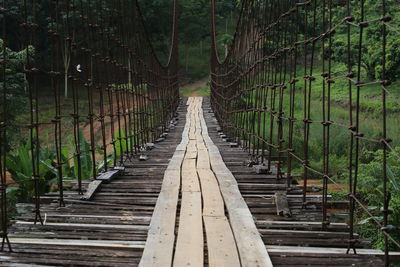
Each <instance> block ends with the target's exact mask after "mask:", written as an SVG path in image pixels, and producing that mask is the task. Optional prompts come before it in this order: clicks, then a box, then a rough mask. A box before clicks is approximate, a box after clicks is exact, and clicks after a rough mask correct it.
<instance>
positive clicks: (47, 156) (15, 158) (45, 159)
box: [6, 142, 55, 202]
mask: <svg viewBox="0 0 400 267" xmlns="http://www.w3.org/2000/svg"><path fill="white" fill-rule="evenodd" d="M30 147H31V146H30V142H23V143H22V144H21V145H20V146H19V147H18V149H16V150H15V151H14V152H13V153H12V154H9V155H8V156H7V158H6V166H7V170H8V171H9V172H10V173H11V175H12V178H13V179H14V181H15V182H16V183H17V185H18V188H17V189H13V194H15V196H16V197H17V198H18V200H19V201H21V202H29V201H31V199H32V197H33V196H34V192H35V191H34V182H33V179H32V175H33V171H32V170H33V169H32V156H31V151H30V150H31V149H30ZM39 157H40V159H41V160H40V163H39V175H40V178H39V192H40V193H41V194H43V193H45V192H47V191H48V190H49V188H50V185H51V183H52V179H54V178H55V174H54V172H53V170H52V167H51V161H52V159H54V157H55V155H54V153H52V152H50V151H49V150H47V149H41V151H40V154H39Z"/></svg>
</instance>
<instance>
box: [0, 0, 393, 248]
mask: <svg viewBox="0 0 400 267" xmlns="http://www.w3.org/2000/svg"><path fill="white" fill-rule="evenodd" d="M82 1H83V0H82ZM8 2H9V5H10V6H12V7H13V9H12V10H11V11H10V12H11V13H12V16H14V17H18V15H19V14H21V13H23V6H21V5H20V4H17V2H18V3H19V2H20V1H17V0H10V1H8ZM13 2H15V3H13ZM48 2H49V1H47V0H38V1H37V10H38V13H37V18H36V19H37V20H39V21H41V22H42V23H43V24H46V22H48V23H50V21H51V20H50V19H49V17H48V14H50V13H51V12H49V10H50V7H49V4H48ZM92 2H96V1H92ZM180 2H181V3H180V14H179V17H180V19H179V21H180V22H179V51H180V54H179V61H180V65H179V72H180V85H181V86H182V89H181V91H182V94H183V95H184V96H190V95H192V94H193V91H197V92H201V93H202V94H204V95H208V94H209V91H210V90H209V73H210V48H211V45H210V42H211V36H210V35H211V33H210V19H211V18H210V8H211V7H210V1H208V0H181V1H180ZM344 2H346V1H343V0H334V1H333V5H335V6H338V7H340V6H343V5H344ZM356 2H358V1H357V0H352V1H351V3H352V4H354V5H355V4H356ZM386 2H387V7H388V13H390V14H392V20H391V21H390V22H389V25H390V26H391V27H392V28H393V29H391V30H392V31H394V32H397V34H392V35H388V39H387V54H386V69H387V72H386V73H387V77H386V78H385V79H387V80H390V94H389V95H388V99H387V112H388V122H389V123H388V129H387V132H388V136H390V137H392V138H393V142H392V143H391V144H390V145H391V146H392V147H393V150H392V151H391V152H390V153H389V156H388V166H387V168H388V174H389V180H390V183H389V191H390V195H391V200H390V212H391V213H390V216H389V218H390V219H389V220H390V223H392V224H393V225H396V224H397V225H398V227H400V226H399V222H400V138H399V137H400V116H399V114H400V104H399V98H400V35H399V33H400V8H399V6H400V1H399V0H388V1H386ZM139 5H140V8H141V12H142V15H143V17H144V20H145V26H146V30H147V32H148V33H149V35H150V39H151V43H152V46H153V49H154V51H155V52H156V54H157V56H158V57H159V59H160V61H161V62H164V63H166V62H167V60H168V56H169V47H170V43H171V40H170V37H171V30H172V23H171V17H172V1H170V0H151V1H149V0H139ZM240 7H241V1H239V0H220V1H217V11H218V14H217V22H218V24H217V33H218V35H217V48H218V52H219V56H220V58H221V59H224V58H225V57H226V56H227V53H228V49H229V47H230V45H231V43H232V42H233V39H234V32H235V29H236V24H237V20H238V17H239V14H240V10H241V9H240ZM379 8H380V2H379V1H374V0H365V13H366V14H369V15H371V16H372V15H374V14H376V13H377V12H379ZM339 10H341V11H339V12H337V13H335V16H336V17H334V18H333V20H339V19H341V18H343V17H345V13H344V9H339ZM379 27H380V26H379V25H377V24H374V25H373V26H370V27H368V28H367V30H366V33H365V35H364V38H365V40H364V46H363V48H362V49H363V51H362V53H363V55H364V56H363V61H362V66H361V68H362V70H363V75H364V76H365V79H366V82H374V81H376V80H379V79H381V77H380V73H381V70H382V60H381V56H382V55H381V53H380V50H379V47H380V45H381V43H382V40H381V36H380V34H379V33H380V29H379ZM336 31H337V33H336V35H335V38H334V41H333V43H332V48H331V58H332V60H333V61H334V64H333V65H332V66H333V70H332V72H334V73H340V72H344V71H345V70H346V62H348V60H349V59H348V58H347V53H346V51H347V50H346V49H347V43H346V40H347V38H348V33H347V32H346V28H345V27H338V28H337V29H336ZM7 33H9V36H8V37H9V40H8V43H7V45H6V46H7V47H5V49H6V52H7V55H8V58H9V61H8V65H7V69H6V72H7V73H8V77H9V80H8V86H9V88H11V89H12V94H9V95H7V101H8V103H9V105H8V108H9V110H8V111H7V113H8V116H9V117H8V119H9V120H10V121H12V123H11V125H10V127H11V130H10V131H9V132H8V135H9V140H11V142H10V146H9V147H8V152H9V153H8V157H7V166H8V169H7V171H8V173H9V175H10V180H11V181H13V183H14V186H10V187H8V189H7V192H8V195H9V198H10V199H11V201H10V202H9V210H10V213H12V214H14V215H15V214H16V213H17V210H16V203H18V202H30V201H31V199H32V197H33V193H34V188H33V185H32V183H27V182H26V181H27V180H29V179H31V177H30V174H31V173H32V166H31V156H30V153H29V150H30V142H29V137H27V136H28V135H27V130H26V129H24V128H23V127H21V125H25V124H27V123H28V122H29V114H28V108H29V107H28V100H27V99H28V91H27V81H26V77H25V76H24V73H23V72H22V70H23V69H24V64H25V60H26V57H27V53H29V54H35V56H36V58H37V59H38V60H40V61H42V62H47V61H50V57H51V51H49V50H48V49H46V47H49V40H48V39H47V38H46V36H44V35H43V36H41V35H39V36H37V37H36V38H37V47H33V46H30V47H29V49H28V51H27V49H24V47H21V43H23V40H24V38H25V37H24V32H23V30H21V27H20V22H19V21H17V20H11V21H9V22H8V24H7ZM355 36H356V35H355ZM354 38H355V37H354ZM4 46H5V44H4V42H3V41H0V47H1V48H2V49H1V51H3V47H4ZM350 49H351V50H352V55H353V56H354V58H351V60H353V61H354V62H355V61H356V58H355V57H356V56H357V54H358V53H357V51H358V49H359V47H357V43H356V42H354V43H353V44H352V46H351V47H350ZM38 51H40V52H38ZM1 53H2V52H0V54H1ZM321 61H322V58H318V60H317V64H316V67H315V71H316V72H317V73H322V65H321ZM63 63H64V64H66V66H68V64H69V63H68V61H65V62H63ZM298 68H299V73H301V69H302V65H301V64H299V65H298ZM199 81H202V82H200V83H199V85H195V86H190V85H191V84H196V82H199ZM188 85H189V86H188ZM341 86H343V88H345V87H346V86H347V85H346V81H342V80H341V81H337V83H336V84H335V88H338V89H337V90H334V91H333V92H332V95H331V101H332V117H334V118H336V119H338V120H341V119H343V120H344V119H345V118H346V116H347V112H348V106H349V103H348V92H347V91H346V90H344V89H343V90H341V89H340V87H341ZM322 88H323V82H322V79H317V80H316V81H315V83H314V87H313V90H314V91H313V95H312V99H311V102H312V103H313V104H314V105H317V104H318V103H319V102H320V101H321V98H322V90H323V89H322ZM2 90H3V88H2V85H0V93H1V91H2ZM380 93H381V87H380V85H379V84H376V85H372V86H370V87H369V88H368V91H367V92H365V93H363V95H362V97H361V110H362V114H363V115H362V117H363V118H362V120H363V123H364V124H367V125H368V126H369V127H368V128H365V129H363V130H364V132H363V133H364V134H366V135H367V136H371V137H377V136H380V134H381V125H380V116H381V109H380V105H381V100H380V99H379V97H378V96H379V95H380ZM63 94H64V95H63V97H64V103H65V104H64V106H63V108H64V109H67V108H69V107H71V106H72V105H73V99H72V94H71V92H68V90H67V89H66V90H65V92H63ZM82 94H84V93H82ZM39 97H40V102H41V103H42V105H43V106H42V107H41V109H42V111H43V113H42V115H43V116H44V117H45V118H48V119H50V118H52V117H53V116H54V111H53V110H50V106H51V105H52V103H53V98H52V94H51V92H50V88H49V85H48V84H44V85H43V89H42V91H41V92H40V95H39ZM94 101H95V102H98V101H99V99H98V98H95V99H94ZM15 107H18V108H15ZM79 109H80V111H81V112H82V113H85V112H86V109H87V106H86V105H84V104H83V105H81V106H80V107H79ZM312 116H313V117H317V116H318V111H316V110H315V111H314V114H312ZM65 127H70V128H71V127H72V126H71V125H66V126H65ZM264 131H265V132H264ZM43 132H47V135H48V139H51V134H52V133H51V129H50V128H47V129H46V128H45V129H43ZM266 132H267V131H266V129H265V130H263V133H264V134H265V135H266V137H267V133H266ZM331 134H332V135H334V136H335V137H336V138H335V143H332V144H330V147H331V149H330V152H329V153H330V160H331V163H330V168H331V172H332V173H333V174H334V178H335V180H336V181H337V183H339V184H340V185H341V187H339V188H338V187H335V186H333V185H331V187H329V192H330V194H331V195H332V196H333V198H334V199H336V200H346V199H347V197H348V187H347V184H348V177H347V176H348V175H347V173H348V167H347V157H348V155H347V147H348V143H347V141H345V140H346V137H347V136H346V135H347V133H344V132H340V131H339V130H337V131H335V130H333V131H332V133H331ZM341 135H342V136H343V138H342V139H341V138H340V136H341ZM321 136H322V132H317V133H316V134H315V135H313V136H312V137H311V138H310V141H309V142H310V143H309V145H310V151H312V152H311V153H310V161H311V162H312V163H311V164H313V165H315V166H322V164H323V160H322V158H321V154H322V147H321V145H320V140H321V139H322V137H321ZM63 140H64V146H63V148H62V152H63V153H62V157H63V158H64V159H68V158H69V157H70V155H71V153H73V150H74V149H75V148H74V144H73V141H74V140H73V137H72V136H64V137H63ZM42 141H43V144H44V145H43V149H42V151H41V154H40V176H41V179H42V181H43V183H42V184H41V188H40V191H41V193H46V192H50V191H56V190H57V183H56V181H57V175H58V170H57V168H55V166H54V159H55V158H56V155H55V151H54V146H53V145H52V144H50V142H49V143H46V140H42ZM121 142H122V141H121ZM302 142H303V140H302V139H301V138H300V136H299V137H297V138H295V140H294V147H299V148H300V147H301V145H302ZM80 143H81V146H82V148H81V149H82V151H83V153H82V155H81V161H82V166H83V169H82V170H83V173H82V177H83V178H84V179H89V178H91V177H92V175H93V169H92V168H91V166H92V164H93V162H92V159H91V157H90V153H89V151H90V145H89V140H88V138H87V136H86V135H85V133H84V132H83V133H82V134H81V140H80ZM361 151H362V152H361V156H360V161H361V165H360V168H359V170H360V174H359V177H360V178H359V188H360V191H359V192H358V193H359V194H360V196H361V198H362V200H363V201H364V202H365V203H366V204H367V205H368V209H369V213H370V214H372V216H370V215H369V214H365V213H361V212H359V213H360V216H359V217H358V218H357V219H358V221H357V225H358V227H359V230H360V232H361V234H363V236H364V237H365V238H367V239H368V240H371V241H372V242H371V246H374V247H375V248H379V249H382V248H383V234H381V233H377V232H376V231H375V230H374V229H375V226H376V225H375V222H374V221H375V220H378V221H380V220H382V216H381V209H382V206H381V205H382V201H381V199H382V190H383V189H382V188H381V187H380V186H376V185H377V184H380V183H379V181H380V180H381V178H382V177H381V172H382V170H381V169H382V164H381V163H382V153H383V151H382V149H381V147H380V146H379V145H378V144H376V145H375V144H369V143H362V144H361ZM96 153H98V154H99V155H101V153H102V152H101V149H100V148H98V149H97V151H96ZM117 153H118V152H117ZM106 156H107V155H106ZM113 157H114V156H112V155H111V156H109V157H108V160H109V161H110V162H111V161H112V160H113ZM67 162H68V160H67ZM102 164H103V163H101V162H99V163H96V165H97V169H98V170H100V169H101V168H102V167H103V165H102ZM301 171H302V170H301V165H300V164H299V165H297V166H294V171H293V172H294V173H297V174H299V173H301ZM62 172H63V175H64V176H65V178H66V179H67V180H68V179H71V180H72V179H73V177H75V176H76V174H77V172H78V169H77V165H76V164H74V162H70V164H68V165H64V166H63V170H62ZM310 176H311V177H310V178H314V179H317V177H313V175H312V174H310ZM395 236H396V237H397V240H399V239H400V233H399V232H396V233H395ZM393 249H395V247H393Z"/></svg>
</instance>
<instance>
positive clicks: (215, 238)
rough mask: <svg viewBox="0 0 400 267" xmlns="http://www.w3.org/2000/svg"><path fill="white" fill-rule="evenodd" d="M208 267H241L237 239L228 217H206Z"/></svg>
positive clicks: (204, 218)
mask: <svg viewBox="0 0 400 267" xmlns="http://www.w3.org/2000/svg"><path fill="white" fill-rule="evenodd" d="M203 220H204V226H205V229H206V238H207V248H208V265H209V266H210V267H224V266H225V267H235V266H238V267H239V266H240V260H239V254H238V251H237V248H236V242H235V238H234V237H233V233H232V230H231V227H230V225H229V222H228V220H227V219H226V217H210V216H204V217H203Z"/></svg>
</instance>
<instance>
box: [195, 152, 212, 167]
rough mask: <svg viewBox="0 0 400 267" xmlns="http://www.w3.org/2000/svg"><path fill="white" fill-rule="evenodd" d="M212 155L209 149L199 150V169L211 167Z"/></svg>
mask: <svg viewBox="0 0 400 267" xmlns="http://www.w3.org/2000/svg"><path fill="white" fill-rule="evenodd" d="M210 168H211V165H210V157H209V155H208V151H207V150H198V151H197V169H210Z"/></svg>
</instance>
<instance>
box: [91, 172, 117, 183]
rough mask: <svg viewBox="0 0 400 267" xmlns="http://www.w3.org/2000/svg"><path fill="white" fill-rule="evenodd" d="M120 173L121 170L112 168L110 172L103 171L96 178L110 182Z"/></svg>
mask: <svg viewBox="0 0 400 267" xmlns="http://www.w3.org/2000/svg"><path fill="white" fill-rule="evenodd" d="M120 173H121V171H120V170H112V171H108V172H103V173H101V174H100V175H99V176H98V177H97V178H96V180H102V181H104V182H110V181H111V180H112V179H114V178H115V177H117V176H118V175H119V174H120Z"/></svg>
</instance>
